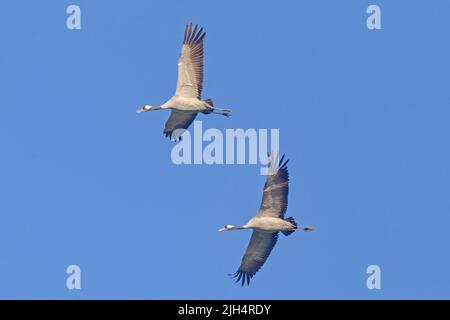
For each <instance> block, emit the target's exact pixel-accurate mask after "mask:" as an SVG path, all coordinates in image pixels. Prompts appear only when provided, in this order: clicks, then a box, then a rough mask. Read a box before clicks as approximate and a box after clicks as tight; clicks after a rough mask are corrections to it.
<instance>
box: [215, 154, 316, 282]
mask: <svg viewBox="0 0 450 320" xmlns="http://www.w3.org/2000/svg"><path fill="white" fill-rule="evenodd" d="M274 158H275V159H274ZM283 161H284V155H283V157H281V160H280V161H278V155H277V156H276V157H274V155H273V153H272V155H271V156H270V157H269V175H268V176H267V180H266V184H265V185H264V191H263V199H262V202H261V207H260V209H259V212H258V214H257V215H256V216H255V217H253V218H252V219H250V221H249V222H248V223H247V224H245V225H243V226H240V227H238V226H233V225H226V226H224V227H223V228H221V229H219V231H229V230H244V229H253V234H252V237H251V239H250V243H249V245H248V247H247V251H246V252H245V254H244V257H243V258H242V262H241V265H240V266H239V268H238V270H237V271H236V273H234V274H232V276H234V277H235V278H236V282H239V281H241V285H242V286H243V285H244V284H245V283H247V285H249V284H250V279H251V278H253V276H254V275H255V274H256V272H258V270H259V269H260V268H261V267H262V265H263V264H264V263H265V262H266V260H267V258H268V257H269V255H270V252H271V251H272V249H273V247H274V246H275V244H276V242H277V239H278V234H279V232H281V233H283V234H284V235H285V236H288V235H290V234H292V233H293V232H294V231H296V230H297V229H299V228H298V226H297V223H296V222H295V220H294V218H292V217H289V218H286V219H285V218H284V215H285V213H286V210H287V206H288V191H289V174H288V169H287V163H288V160H286V161H284V162H283ZM300 230H302V231H311V230H314V228H313V227H301V228H300Z"/></svg>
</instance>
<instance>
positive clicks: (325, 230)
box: [0, 0, 450, 299]
mask: <svg viewBox="0 0 450 320" xmlns="http://www.w3.org/2000/svg"><path fill="white" fill-rule="evenodd" d="M72 3H75V4H78V5H80V7H81V10H82V30H79V31H76V30H74V31H70V30H68V29H67V28H66V18H67V14H66V12H65V11H66V8H67V6H68V5H69V4H72ZM372 3H376V4H378V5H380V6H381V9H382V28H383V29H382V30H380V31H370V30H368V29H367V28H366V18H367V14H366V8H367V6H368V5H369V4H372ZM449 12H450V4H449V2H448V1H444V0H442V1H431V2H429V1H414V2H411V1H406V0H405V1H380V0H377V1H370V2H369V1H356V0H355V1H331V0H329V1H317V0H314V1H313V0H310V1H278V2H276V1H245V2H244V1H221V2H218V1H194V0H192V1H183V2H181V1H87V0H84V1H82V0H78V1H50V0H47V1H3V2H2V4H1V11H0V41H1V48H0V148H1V149H0V150H1V151H0V152H1V154H0V218H1V220H0V298H64V299H65V298H69V299H72V298H74V299H77V298H87V299H95V298H145V299H147V298H150V299H155V298H156V299H158V298H181V299H183V298H189V299H194V298H208V299H214V298H239V299H240V298H247V299H259V298H269V299H272V298H274V299H279V298H280V299H281V298H286V299H303V298H369V299H379V298H450V291H449V289H450V273H449V269H450V258H449V250H448V245H449V241H450V235H449V223H450V217H449V215H450V196H449V191H450V190H449V189H450V182H449V180H450V147H449V146H450V144H449V141H450V127H449V118H450V109H449V106H450V105H449V102H450V94H449V74H450V63H449V57H450V42H449V34H450V32H449V31H450V20H449V19H448V16H449ZM190 21H192V22H194V23H199V24H201V25H202V26H204V27H205V28H206V31H207V33H208V34H207V37H206V42H205V46H206V47H205V52H206V56H205V68H206V69H205V87H204V97H205V98H208V97H212V98H214V100H215V101H216V104H218V105H223V106H230V107H232V108H233V117H231V118H229V119H226V118H224V117H220V116H208V117H206V116H203V115H201V116H199V119H201V120H204V122H203V126H204V128H205V129H206V128H209V127H210V128H220V129H222V130H224V129H226V128H280V138H281V148H282V151H284V152H286V154H287V155H288V157H289V158H290V166H289V170H290V175H291V184H290V194H289V209H288V215H293V216H294V217H295V218H296V219H297V221H298V222H300V223H302V224H306V225H314V226H316V227H317V230H316V231H315V232H312V233H300V232H298V233H296V234H294V235H292V236H290V237H289V238H285V237H281V238H280V241H279V242H278V244H277V246H276V247H275V250H274V251H273V252H272V254H271V256H270V257H269V259H268V261H267V263H266V264H265V265H264V266H263V268H262V269H261V270H260V272H259V273H258V274H257V275H256V276H255V278H254V279H253V281H252V283H251V285H250V287H248V288H247V287H245V288H241V287H240V286H238V285H236V284H235V283H234V282H233V281H232V280H231V279H229V277H228V276H227V274H228V273H231V272H234V271H235V270H236V269H237V267H238V266H239V263H240V260H241V257H242V254H243V253H244V250H245V248H246V246H247V243H248V239H249V237H250V232H249V231H236V232H229V233H218V232H217V229H218V228H219V227H221V226H223V225H224V224H237V225H239V224H244V223H245V222H247V220H248V219H249V218H250V217H252V216H253V215H254V214H255V213H256V212H257V210H258V208H259V204H260V200H261V193H262V187H263V184H264V177H262V176H260V175H259V166H256V165H241V166H237V165H235V166H217V165H216V166H206V165H205V166H175V165H173V164H172V162H171V161H170V150H171V148H172V147H173V143H172V142H170V141H168V140H167V139H165V138H164V137H163V135H162V129H163V126H164V122H165V120H166V119H167V117H168V113H167V112H155V113H148V114H144V115H138V114H136V113H135V110H136V109H137V108H138V107H141V106H142V105H144V104H159V103H161V102H164V101H165V99H167V98H169V97H170V96H171V94H172V93H173V92H174V89H175V83H176V76H177V73H176V72H177V67H176V63H177V58H178V55H179V51H180V43H181V40H182V37H183V30H184V24H185V23H187V22H190ZM70 264H77V265H79V266H80V267H81V269H82V290H80V291H76V290H75V291H69V290H67V289H66V277H67V275H66V273H65V271H66V267H67V266H68V265H70ZM371 264H377V265H379V266H380V267H381V268H382V289H381V290H378V291H377V290H368V289H367V288H366V278H367V275H366V268H367V266H368V265H371Z"/></svg>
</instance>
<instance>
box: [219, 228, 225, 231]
mask: <svg viewBox="0 0 450 320" xmlns="http://www.w3.org/2000/svg"><path fill="white" fill-rule="evenodd" d="M225 230H227V228H220V229H219V230H217V231H225Z"/></svg>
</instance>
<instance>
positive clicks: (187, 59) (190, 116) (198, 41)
mask: <svg viewBox="0 0 450 320" xmlns="http://www.w3.org/2000/svg"><path fill="white" fill-rule="evenodd" d="M197 29H198V26H197V25H196V26H195V27H193V26H192V23H191V24H190V25H186V29H185V32H184V40H183V46H182V48H181V55H180V58H179V59H178V80H177V88H176V91H175V95H174V96H173V97H171V98H170V99H169V100H167V102H165V103H164V104H162V105H160V106H150V105H145V106H144V107H142V108H140V109H138V110H137V112H138V113H142V112H147V111H152V110H164V109H170V110H172V112H171V114H170V117H169V119H168V120H167V122H166V125H165V128H164V134H165V135H166V137H169V138H170V139H172V138H174V140H177V139H178V138H179V137H180V136H181V134H182V133H183V131H184V130H186V129H187V128H188V127H189V126H190V125H191V123H192V122H193V121H194V119H195V117H196V116H197V114H198V113H199V112H201V113H203V114H210V113H217V114H221V115H224V116H227V117H228V116H230V113H231V110H229V109H224V108H217V107H214V105H213V102H212V100H211V99H207V100H202V98H201V95H202V89H203V39H204V37H205V35H206V33H205V32H203V28H201V29H200V30H197Z"/></svg>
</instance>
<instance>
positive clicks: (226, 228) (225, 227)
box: [218, 224, 236, 231]
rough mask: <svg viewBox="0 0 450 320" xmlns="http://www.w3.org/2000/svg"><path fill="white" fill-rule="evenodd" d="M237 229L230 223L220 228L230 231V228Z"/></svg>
mask: <svg viewBox="0 0 450 320" xmlns="http://www.w3.org/2000/svg"><path fill="white" fill-rule="evenodd" d="M234 229H236V227H235V226H232V225H230V224H227V225H225V226H224V227H223V228H220V229H219V230H218V231H229V230H234Z"/></svg>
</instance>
